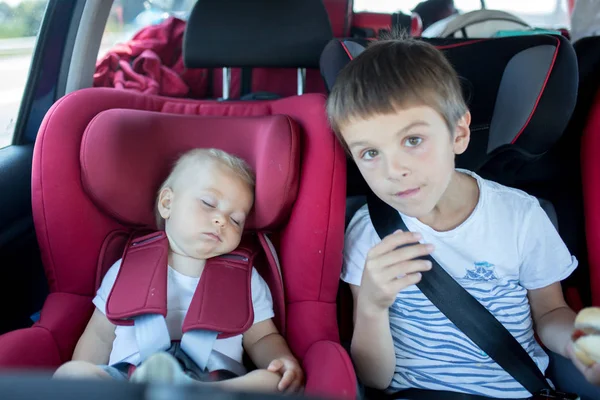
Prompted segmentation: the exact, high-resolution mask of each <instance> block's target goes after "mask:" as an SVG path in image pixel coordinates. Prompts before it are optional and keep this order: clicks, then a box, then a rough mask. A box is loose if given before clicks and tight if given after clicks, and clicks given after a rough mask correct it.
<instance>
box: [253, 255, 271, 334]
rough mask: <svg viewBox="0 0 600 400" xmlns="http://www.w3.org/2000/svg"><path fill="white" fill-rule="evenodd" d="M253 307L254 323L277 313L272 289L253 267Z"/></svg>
mask: <svg viewBox="0 0 600 400" xmlns="http://www.w3.org/2000/svg"><path fill="white" fill-rule="evenodd" d="M250 285H251V289H250V290H252V308H253V309H254V323H255V324H257V323H259V322H262V321H265V320H267V319H269V318H273V317H274V316H275V313H274V312H273V298H272V296H271V290H269V285H267V282H265V280H264V279H263V278H262V276H260V274H259V273H258V272H256V269H255V268H254V267H253V268H252V280H251V284H250Z"/></svg>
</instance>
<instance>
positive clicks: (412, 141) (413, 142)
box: [404, 136, 423, 147]
mask: <svg viewBox="0 0 600 400" xmlns="http://www.w3.org/2000/svg"><path fill="white" fill-rule="evenodd" d="M421 142H423V139H421V138H420V137H416V136H412V137H409V138H408V139H406V141H405V142H404V143H405V145H406V146H408V147H416V146H418V145H420V144H421Z"/></svg>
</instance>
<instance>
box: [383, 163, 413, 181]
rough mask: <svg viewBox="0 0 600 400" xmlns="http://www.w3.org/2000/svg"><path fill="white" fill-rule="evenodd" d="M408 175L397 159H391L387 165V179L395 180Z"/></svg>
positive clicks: (406, 169) (405, 168)
mask: <svg viewBox="0 0 600 400" xmlns="http://www.w3.org/2000/svg"><path fill="white" fill-rule="evenodd" d="M409 175H410V170H409V169H408V168H407V167H406V165H405V164H404V163H403V162H402V161H401V160H399V159H398V158H392V159H391V160H390V162H389V163H388V179H391V180H397V179H401V178H406V177H407V176H409Z"/></svg>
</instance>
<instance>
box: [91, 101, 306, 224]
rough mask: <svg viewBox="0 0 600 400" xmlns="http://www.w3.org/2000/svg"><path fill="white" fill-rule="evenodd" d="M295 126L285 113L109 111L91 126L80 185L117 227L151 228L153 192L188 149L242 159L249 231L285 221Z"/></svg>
mask: <svg viewBox="0 0 600 400" xmlns="http://www.w3.org/2000/svg"><path fill="white" fill-rule="evenodd" d="M299 138H300V132H299V128H298V126H297V125H296V123H295V122H294V121H293V120H290V119H289V118H288V117H286V116H282V115H276V116H266V117H200V116H189V115H170V114H165V113H160V112H150V111H138V110H123V109H112V110H107V111H104V112H102V113H100V114H98V115H97V116H96V117H95V118H94V119H93V120H92V121H91V122H90V123H89V125H88V127H87V129H86V131H85V133H84V136H83V139H82V144H81V153H80V162H81V171H82V176H81V180H82V184H83V188H84V190H85V191H86V192H87V194H88V195H89V196H90V198H91V199H92V201H94V203H95V204H96V206H97V207H99V208H100V209H102V210H103V211H104V212H105V213H107V214H108V215H110V216H112V217H113V218H115V219H116V220H118V221H119V222H121V223H123V224H126V225H129V226H134V227H140V228H149V229H154V228H155V220H154V204H155V201H156V196H157V192H158V189H159V187H160V185H161V184H162V182H163V181H164V180H165V179H166V177H167V175H168V174H169V172H170V170H171V168H172V167H173V165H174V162H175V161H176V159H177V158H178V156H180V155H181V154H183V153H184V152H186V151H188V150H191V149H193V148H210V147H213V148H219V149H222V150H225V151H227V152H229V153H231V154H234V155H236V156H239V157H242V158H243V159H245V160H246V161H247V162H248V164H249V165H250V166H251V167H252V168H253V170H254V171H255V174H256V191H255V202H254V207H253V210H252V213H251V215H250V216H249V218H248V221H247V224H246V229H249V230H270V229H274V228H276V227H277V226H278V224H281V223H283V222H285V220H286V219H287V216H288V214H289V212H290V210H291V208H292V205H293V203H294V201H295V200H296V195H297V193H298V184H299V171H300V154H299V151H300V150H299V149H300V145H299Z"/></svg>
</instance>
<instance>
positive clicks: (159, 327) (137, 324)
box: [133, 314, 171, 362]
mask: <svg viewBox="0 0 600 400" xmlns="http://www.w3.org/2000/svg"><path fill="white" fill-rule="evenodd" d="M133 325H134V328H135V340H136V342H137V345H138V350H139V352H140V362H143V361H145V360H146V359H147V358H148V357H150V356H151V355H152V354H154V353H156V352H158V351H162V350H166V349H168V348H169V347H171V336H170V335H169V329H168V328H167V321H166V320H165V318H164V317H163V316H162V315H161V314H144V315H140V316H138V317H135V318H134V319H133Z"/></svg>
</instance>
